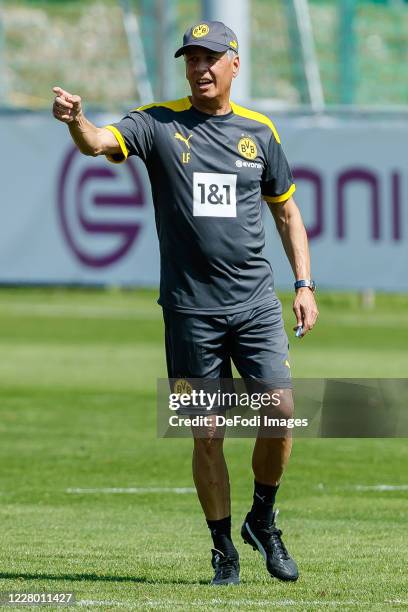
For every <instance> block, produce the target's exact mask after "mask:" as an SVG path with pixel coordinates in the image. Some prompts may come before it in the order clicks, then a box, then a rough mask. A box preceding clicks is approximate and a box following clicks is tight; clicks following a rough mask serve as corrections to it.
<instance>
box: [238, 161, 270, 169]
mask: <svg viewBox="0 0 408 612" xmlns="http://www.w3.org/2000/svg"><path fill="white" fill-rule="evenodd" d="M235 165H236V167H237V168H263V166H262V164H260V163H259V162H251V161H245V160H243V159H237V161H236V162H235Z"/></svg>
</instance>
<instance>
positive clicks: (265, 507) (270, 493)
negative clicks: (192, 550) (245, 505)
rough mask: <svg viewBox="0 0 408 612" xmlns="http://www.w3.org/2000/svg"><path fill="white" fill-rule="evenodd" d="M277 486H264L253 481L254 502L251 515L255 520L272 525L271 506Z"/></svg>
mask: <svg viewBox="0 0 408 612" xmlns="http://www.w3.org/2000/svg"><path fill="white" fill-rule="evenodd" d="M278 489H279V485H265V484H261V483H259V482H256V480H254V501H253V503H252V508H251V514H252V516H253V517H254V518H255V519H256V520H260V521H267V522H268V523H272V520H273V505H274V503H275V497H276V493H277V491H278Z"/></svg>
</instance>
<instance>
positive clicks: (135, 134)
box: [105, 110, 154, 164]
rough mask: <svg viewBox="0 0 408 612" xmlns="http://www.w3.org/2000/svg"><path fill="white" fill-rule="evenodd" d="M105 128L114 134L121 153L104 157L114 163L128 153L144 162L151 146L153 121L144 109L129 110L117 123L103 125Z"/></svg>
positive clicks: (125, 156) (121, 160)
mask: <svg viewBox="0 0 408 612" xmlns="http://www.w3.org/2000/svg"><path fill="white" fill-rule="evenodd" d="M105 129H107V130H110V131H111V132H112V134H114V136H115V138H116V140H117V141H118V143H119V145H120V149H121V151H122V153H119V154H117V155H107V156H106V158H107V159H108V160H109V161H111V162H113V163H115V164H120V163H121V162H124V161H125V160H126V159H127V158H128V156H129V155H137V156H138V157H140V158H141V159H142V160H143V161H144V162H145V161H146V160H147V158H148V156H149V153H150V151H151V149H152V146H153V137H154V121H153V118H152V117H151V116H150V115H149V114H148V113H146V112H144V111H137V110H136V111H131V112H130V113H129V114H128V115H126V117H123V119H121V120H120V121H119V122H118V123H112V124H111V125H105Z"/></svg>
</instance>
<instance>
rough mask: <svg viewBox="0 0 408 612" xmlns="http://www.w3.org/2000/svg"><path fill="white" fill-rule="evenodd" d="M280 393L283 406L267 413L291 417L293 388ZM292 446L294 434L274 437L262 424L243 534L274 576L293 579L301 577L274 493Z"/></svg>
mask: <svg viewBox="0 0 408 612" xmlns="http://www.w3.org/2000/svg"><path fill="white" fill-rule="evenodd" d="M280 393H281V404H280V406H279V407H277V408H276V409H275V410H271V411H270V412H271V413H270V414H268V416H272V417H275V418H286V419H288V418H292V416H293V398H292V392H291V390H290V389H284V390H281V391H280ZM268 413H269V410H268ZM288 431H290V430H286V431H285V430H284V431H282V432H279V434H280V433H281V434H282V436H286V433H287V432H288ZM268 435H269V437H268ZM291 449H292V438H291V437H290V436H289V435H288V437H279V438H278V437H276V438H274V437H271V431H269V432H268V428H265V427H260V428H259V430H258V436H257V439H256V442H255V447H254V452H253V455H252V468H253V472H254V477H255V482H254V498H253V504H252V508H251V510H250V512H248V514H247V516H246V518H245V521H244V524H243V525H242V529H241V535H242V537H243V539H244V541H245V542H248V543H249V544H251V545H252V546H253V547H254V548H255V549H257V550H259V552H260V553H261V554H262V556H263V558H264V559H265V561H266V567H267V570H268V572H269V573H270V574H271V576H274V577H276V578H279V579H280V580H290V581H294V580H297V579H298V576H299V572H298V569H297V566H296V563H295V561H294V560H293V559H292V558H291V557H290V555H289V553H288V551H287V550H286V548H285V546H284V544H283V542H282V539H281V534H282V532H281V531H280V530H279V529H277V528H276V526H275V516H276V513H275V512H274V511H273V507H274V503H275V496H276V493H277V490H278V487H279V483H280V480H281V478H282V474H283V471H284V469H285V467H286V464H287V463H288V460H289V457H290V452H291Z"/></svg>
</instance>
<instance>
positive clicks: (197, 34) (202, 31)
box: [192, 23, 210, 38]
mask: <svg viewBox="0 0 408 612" xmlns="http://www.w3.org/2000/svg"><path fill="white" fill-rule="evenodd" d="M209 31H210V28H209V27H208V25H207V24H206V23H200V25H197V26H196V27H195V28H193V31H192V34H193V37H194V38H202V37H203V36H207V34H208V32H209Z"/></svg>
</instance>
